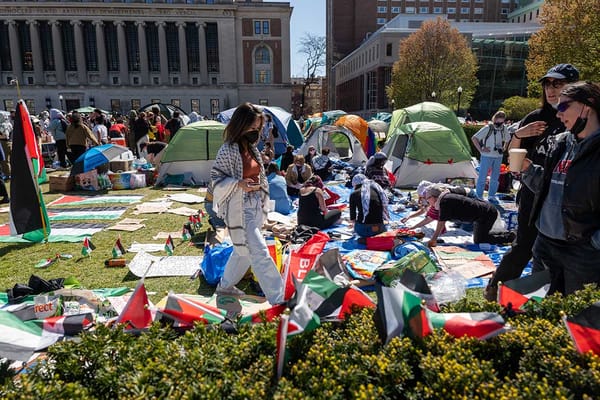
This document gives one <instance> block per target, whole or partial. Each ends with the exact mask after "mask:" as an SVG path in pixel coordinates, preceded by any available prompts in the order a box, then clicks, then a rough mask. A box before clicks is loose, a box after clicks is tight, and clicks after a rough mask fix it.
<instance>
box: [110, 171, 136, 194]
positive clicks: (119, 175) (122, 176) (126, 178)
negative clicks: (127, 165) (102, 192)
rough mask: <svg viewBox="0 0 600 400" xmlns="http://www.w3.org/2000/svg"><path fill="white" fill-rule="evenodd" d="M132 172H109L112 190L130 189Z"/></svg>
mask: <svg viewBox="0 0 600 400" xmlns="http://www.w3.org/2000/svg"><path fill="white" fill-rule="evenodd" d="M132 174H134V172H116V173H109V174H108V178H109V179H110V183H112V188H113V190H123V189H131V175H132Z"/></svg>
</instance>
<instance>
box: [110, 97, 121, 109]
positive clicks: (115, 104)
mask: <svg viewBox="0 0 600 400" xmlns="http://www.w3.org/2000/svg"><path fill="white" fill-rule="evenodd" d="M110 110H111V111H112V112H121V100H119V99H110Z"/></svg>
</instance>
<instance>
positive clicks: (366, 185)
mask: <svg viewBox="0 0 600 400" xmlns="http://www.w3.org/2000/svg"><path fill="white" fill-rule="evenodd" d="M357 185H362V186H361V189H360V199H361V205H362V209H363V220H362V222H364V221H365V220H366V218H367V215H368V214H369V211H370V209H369V204H370V202H371V188H373V189H374V190H375V192H377V194H378V195H379V199H380V200H381V208H382V209H383V219H384V220H388V219H389V218H390V214H389V211H388V198H387V195H386V194H385V191H384V190H383V189H382V188H381V186H379V184H378V183H377V182H375V181H372V180H370V179H368V178H367V177H366V176H365V175H363V174H356V175H354V177H353V178H352V186H357Z"/></svg>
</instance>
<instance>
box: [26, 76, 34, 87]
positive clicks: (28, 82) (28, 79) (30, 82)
mask: <svg viewBox="0 0 600 400" xmlns="http://www.w3.org/2000/svg"><path fill="white" fill-rule="evenodd" d="M27 84H28V85H33V76H28V77H27Z"/></svg>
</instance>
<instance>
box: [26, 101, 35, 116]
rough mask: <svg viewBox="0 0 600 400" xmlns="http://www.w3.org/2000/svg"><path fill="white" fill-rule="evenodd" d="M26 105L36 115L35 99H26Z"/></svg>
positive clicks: (30, 112) (31, 113)
mask: <svg viewBox="0 0 600 400" xmlns="http://www.w3.org/2000/svg"><path fill="white" fill-rule="evenodd" d="M25 105H26V106H27V110H28V111H29V114H30V115H35V114H36V112H35V100H33V99H25Z"/></svg>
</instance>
